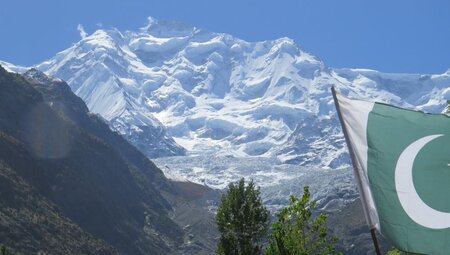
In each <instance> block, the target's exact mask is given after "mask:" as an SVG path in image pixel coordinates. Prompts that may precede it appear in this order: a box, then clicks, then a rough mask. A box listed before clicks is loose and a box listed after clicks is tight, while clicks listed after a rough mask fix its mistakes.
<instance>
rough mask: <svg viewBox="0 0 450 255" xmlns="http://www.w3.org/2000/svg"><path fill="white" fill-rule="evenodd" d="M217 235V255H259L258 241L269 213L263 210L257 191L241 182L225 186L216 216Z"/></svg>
mask: <svg viewBox="0 0 450 255" xmlns="http://www.w3.org/2000/svg"><path fill="white" fill-rule="evenodd" d="M216 222H217V226H218V228H219V231H220V240H219V243H218V246H217V253H218V254H226V255H230V254H233V255H237V254H242V255H252V254H260V253H261V252H262V244H261V243H262V239H263V238H264V237H265V236H266V234H267V231H268V227H269V211H268V210H267V209H266V208H265V207H264V206H263V203H262V200H261V197H260V191H259V188H258V187H256V186H255V184H254V183H253V181H251V182H250V183H248V185H245V180H244V178H242V179H241V180H240V181H238V182H236V183H230V184H229V185H228V191H227V193H226V194H224V195H223V196H222V199H221V203H220V206H219V208H218V210H217V216H216Z"/></svg>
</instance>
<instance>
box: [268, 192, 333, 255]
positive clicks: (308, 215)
mask: <svg viewBox="0 0 450 255" xmlns="http://www.w3.org/2000/svg"><path fill="white" fill-rule="evenodd" d="M310 197H311V193H310V191H309V187H308V186H306V187H304V188H303V196H302V197H301V198H300V199H299V198H295V197H293V196H291V198H290V205H289V206H288V207H286V208H284V209H282V210H281V212H280V213H279V215H278V221H277V222H275V223H274V224H273V234H272V235H271V237H270V240H269V246H268V247H267V251H266V254H268V255H310V254H314V255H316V254H335V247H334V243H335V242H336V241H337V238H335V237H333V236H331V235H330V234H329V233H328V229H327V227H326V221H327V216H326V214H324V213H321V214H320V215H318V216H317V217H315V218H314V217H313V212H312V210H313V209H314V207H315V206H316V203H315V201H310Z"/></svg>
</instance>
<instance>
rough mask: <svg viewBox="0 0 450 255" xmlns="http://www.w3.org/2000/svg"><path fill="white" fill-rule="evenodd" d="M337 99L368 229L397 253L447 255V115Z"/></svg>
mask: <svg viewBox="0 0 450 255" xmlns="http://www.w3.org/2000/svg"><path fill="white" fill-rule="evenodd" d="M336 99H337V108H338V110H339V112H340V115H341V121H342V125H343V127H344V129H345V131H346V132H347V137H348V139H347V143H348V145H349V148H352V151H351V152H350V153H352V157H353V163H354V167H355V175H356V178H357V181H358V185H359V189H360V193H361V200H362V202H363V204H364V205H365V206H364V213H365V216H366V220H367V222H368V224H369V225H370V227H371V228H376V229H377V230H378V231H379V232H380V233H381V234H382V235H383V236H384V237H385V238H386V239H387V240H389V241H391V242H392V244H393V245H394V246H396V247H397V248H398V249H400V250H403V251H407V252H413V253H419V254H437V255H439V254H450V146H449V145H450V117H448V116H447V115H444V114H426V113H423V112H418V111H412V110H407V109H402V108H398V107H395V106H391V105H387V104H382V103H372V102H366V101H360V100H353V99H349V98H346V97H344V96H342V95H340V94H339V93H336Z"/></svg>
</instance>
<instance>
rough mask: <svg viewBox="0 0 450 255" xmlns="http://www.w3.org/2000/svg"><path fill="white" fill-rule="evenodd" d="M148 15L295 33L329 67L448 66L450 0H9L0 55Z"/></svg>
mask: <svg viewBox="0 0 450 255" xmlns="http://www.w3.org/2000/svg"><path fill="white" fill-rule="evenodd" d="M147 16H153V17H155V18H157V19H164V20H177V21H182V22H185V23H188V24H191V25H194V26H196V27H200V28H204V29H207V30H210V31H214V32H224V33H229V34H232V35H234V36H237V37H239V38H242V39H244V40H247V41H261V40H268V39H275V38H279V37H284V36H286V37H290V38H292V39H294V40H295V41H296V42H297V43H298V44H300V45H301V46H302V47H303V48H304V49H305V50H306V51H308V52H311V53H312V54H314V55H316V56H318V57H319V58H321V59H322V60H323V61H324V62H325V63H326V64H327V65H328V66H330V67H356V68H371V69H376V70H380V71H384V72H408V73H442V72H445V71H446V70H447V69H449V68H450V1H448V0H442V1H433V0H429V1H426V0H423V1H419V0H417V1H414V0H409V1H407V0H376V1H368V0H367V1H366V0H348V1H347V0H328V1H325V0H273V1H266V0H221V1H218V0H191V1H187V0H179V1H174V0H121V1H119V0H78V1H69V0H40V1H36V0H28V1H24V0H5V1H2V3H1V8H0V33H1V37H0V59H1V60H5V61H8V62H12V63H14V64H19V65H32V64H36V63H39V62H41V61H43V60H46V59H48V58H50V57H52V56H54V55H55V54H56V53H57V52H59V51H61V50H63V49H65V48H68V47H69V46H70V45H71V44H72V43H75V42H77V41H78V40H79V39H80V35H79V32H78V31H77V25H78V24H81V25H83V26H84V28H85V30H86V31H87V32H88V33H92V32H93V31H95V30H96V29H97V28H98V27H100V24H101V26H102V27H103V28H111V27H117V28H118V29H121V30H136V29H138V28H139V27H142V26H143V25H144V24H145V22H146V20H147Z"/></svg>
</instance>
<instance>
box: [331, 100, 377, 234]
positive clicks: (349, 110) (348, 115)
mask: <svg viewBox="0 0 450 255" xmlns="http://www.w3.org/2000/svg"><path fill="white" fill-rule="evenodd" d="M336 98H337V99H338V103H339V108H340V111H341V115H342V119H343V122H344V123H343V125H345V128H346V130H347V135H348V139H349V141H348V142H349V143H351V146H352V147H353V150H354V151H353V153H354V158H355V160H356V162H354V163H355V164H356V165H355V166H354V167H355V168H356V169H355V174H356V178H357V179H359V180H357V182H358V186H359V190H360V194H361V200H362V202H363V204H364V205H365V206H363V207H364V214H365V216H366V220H367V223H368V225H369V226H370V227H371V228H373V227H375V228H376V229H378V230H380V222H379V219H378V213H377V210H376V207H375V203H374V200H373V197H372V192H371V191H370V186H369V177H368V174H367V150H368V146H367V122H368V119H369V113H370V112H371V111H372V109H373V107H374V105H375V103H372V102H366V101H361V100H353V99H348V98H346V97H344V96H342V95H341V94H339V93H338V92H336ZM350 153H351V152H350Z"/></svg>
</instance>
